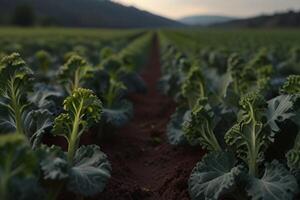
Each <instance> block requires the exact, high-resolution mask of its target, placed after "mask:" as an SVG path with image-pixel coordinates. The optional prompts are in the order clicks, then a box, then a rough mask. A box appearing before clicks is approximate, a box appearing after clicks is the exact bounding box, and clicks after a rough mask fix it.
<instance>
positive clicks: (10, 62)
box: [0, 53, 33, 134]
mask: <svg viewBox="0 0 300 200" xmlns="http://www.w3.org/2000/svg"><path fill="white" fill-rule="evenodd" d="M32 75H33V73H32V71H31V70H30V69H29V68H28V67H27V66H26V63H25V61H24V60H23V59H22V58H21V57H20V55H19V54H17V53H13V54H11V55H9V56H6V57H4V58H3V59H2V60H1V63H0V94H1V98H2V103H1V105H2V106H4V107H6V108H7V109H8V116H9V120H5V121H4V122H2V124H3V123H4V124H5V125H8V126H10V128H11V127H13V128H14V129H15V130H16V132H17V133H19V134H25V130H24V124H23V122H22V117H23V115H24V113H25V109H26V106H28V105H27V102H26V93H25V91H27V90H28V88H29V87H30V86H31V81H32Z"/></svg>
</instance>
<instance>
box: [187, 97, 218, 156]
mask: <svg viewBox="0 0 300 200" xmlns="http://www.w3.org/2000/svg"><path fill="white" fill-rule="evenodd" d="M213 115H214V114H213V112H212V110H211V108H210V106H209V105H208V103H207V99H199V100H198V102H197V105H196V106H195V107H194V109H193V110H192V112H191V117H190V120H188V121H186V122H185V123H184V127H183V130H184V133H185V136H186V137H187V139H188V140H189V141H190V142H191V143H195V141H197V142H196V143H199V144H201V145H202V146H203V147H205V148H206V149H208V150H210V151H221V147H220V144H219V142H218V140H217V139H216V136H215V134H214V126H215V123H214V121H213V120H214V119H213V117H214V116H213Z"/></svg>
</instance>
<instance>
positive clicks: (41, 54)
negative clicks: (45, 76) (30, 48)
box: [35, 50, 51, 73]
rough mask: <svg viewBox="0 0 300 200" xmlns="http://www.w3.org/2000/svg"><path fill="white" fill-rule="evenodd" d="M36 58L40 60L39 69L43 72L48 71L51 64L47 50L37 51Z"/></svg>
mask: <svg viewBox="0 0 300 200" xmlns="http://www.w3.org/2000/svg"><path fill="white" fill-rule="evenodd" d="M35 58H36V60H37V62H38V65H39V66H38V67H39V69H41V70H42V72H43V73H47V72H48V71H49V67H50V64H51V56H50V54H49V53H48V52H47V51H45V50H40V51H38V52H36V53H35Z"/></svg>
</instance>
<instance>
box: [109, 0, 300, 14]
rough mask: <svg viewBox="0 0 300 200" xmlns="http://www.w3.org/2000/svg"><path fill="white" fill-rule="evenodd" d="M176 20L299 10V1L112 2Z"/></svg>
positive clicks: (120, 0) (128, 0)
mask: <svg viewBox="0 0 300 200" xmlns="http://www.w3.org/2000/svg"><path fill="white" fill-rule="evenodd" d="M114 1H116V2H120V3H123V4H125V5H133V6H136V7H138V8H140V9H144V10H147V11H150V12H153V13H156V14H160V15H163V16H166V17H169V18H173V19H178V18H180V17H183V16H187V15H198V14H216V15H228V16H239V17H248V16H254V15H258V14H262V13H267V14H268V13H272V12H274V11H286V10H288V9H294V10H300V0H114Z"/></svg>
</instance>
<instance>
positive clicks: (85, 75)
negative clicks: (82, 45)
mask: <svg viewBox="0 0 300 200" xmlns="http://www.w3.org/2000/svg"><path fill="white" fill-rule="evenodd" d="M92 77H93V68H92V67H91V66H90V65H88V64H87V62H86V61H85V60H84V59H83V58H82V57H80V56H78V55H72V56H71V57H70V58H69V59H68V60H67V62H66V63H65V64H64V65H63V66H61V68H60V70H59V72H58V78H59V81H60V82H61V83H62V84H63V85H64V87H65V89H66V91H67V92H68V94H71V93H72V91H73V90H75V89H77V88H79V87H82V86H84V84H85V81H86V80H88V79H90V78H92Z"/></svg>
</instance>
